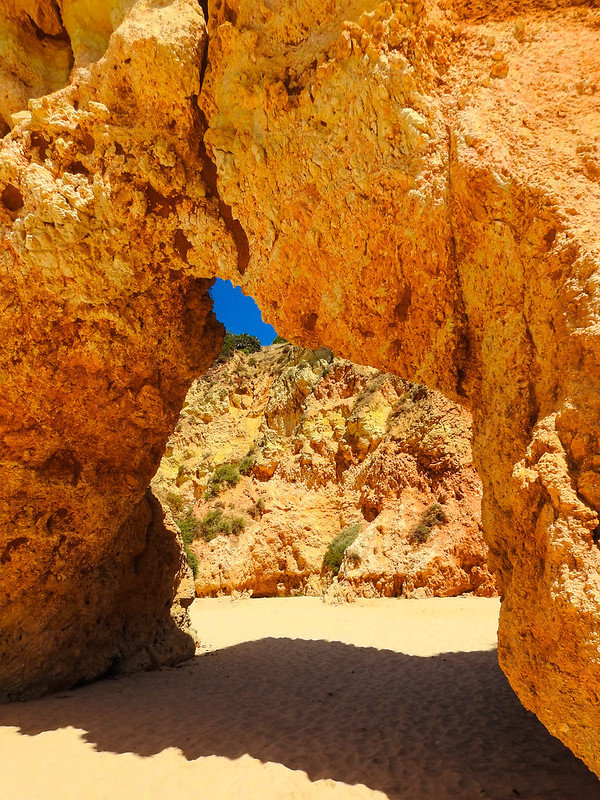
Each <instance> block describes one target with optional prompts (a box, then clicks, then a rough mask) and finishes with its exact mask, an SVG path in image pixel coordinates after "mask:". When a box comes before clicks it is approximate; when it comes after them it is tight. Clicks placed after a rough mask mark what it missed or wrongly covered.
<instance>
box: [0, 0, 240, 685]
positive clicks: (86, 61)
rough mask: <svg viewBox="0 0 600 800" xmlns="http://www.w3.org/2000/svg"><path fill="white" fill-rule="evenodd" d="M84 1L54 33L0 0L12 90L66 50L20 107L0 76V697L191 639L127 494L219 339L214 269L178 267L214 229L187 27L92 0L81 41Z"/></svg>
mask: <svg viewBox="0 0 600 800" xmlns="http://www.w3.org/2000/svg"><path fill="white" fill-rule="evenodd" d="M83 5H84V4H80V3H75V2H73V3H68V2H64V3H61V8H62V17H61V19H62V22H61V23H60V25H59V22H58V21H57V20H58V17H60V15H58V16H57V5H56V4H55V3H50V2H48V3H47V4H43V3H42V4H39V7H38V8H37V10H36V11H34V10H32V9H35V7H36V6H38V4H36V3H31V2H23V3H20V2H17V3H9V4H8V5H6V4H5V5H3V7H2V10H1V11H0V15H1V16H2V21H1V23H0V31H2V33H1V34H0V36H2V37H9V38H10V37H12V39H11V41H13V45H14V48H13V50H12V51H11V52H12V57H14V58H15V59H18V58H19V53H21V54H22V55H23V54H30V53H36V54H38V55H39V59H38V58H37V56H36V58H34V59H32V60H31V61H29V62H27V63H28V66H27V69H29V70H32V69H38V70H39V73H40V76H41V77H40V81H42V78H43V81H46V82H45V83H44V82H43V81H42V82H41V83H35V84H32V83H31V81H29V79H28V78H27V76H26V75H23V76H22V77H23V81H24V85H26V84H27V85H29V87H30V89H29V90H31V87H32V86H33V89H37V90H38V91H40V92H42V91H44V90H49V89H57V88H58V86H57V82H58V77H57V75H58V72H51V73H50V72H48V69H49V68H48V69H47V65H48V63H50V64H53V65H54V67H56V68H58V66H60V65H62V64H63V60H58V61H57V60H56V59H57V58H58V57H57V56H56V57H55V51H56V50H57V48H58V49H60V48H63V49H64V47H68V48H71V47H72V48H74V50H75V51H76V52H75V56H74V58H75V62H74V63H75V66H74V68H73V71H72V72H71V74H70V82H69V83H68V85H66V87H65V88H63V89H60V90H58V91H56V92H55V93H54V94H51V95H48V96H44V97H41V98H39V99H32V100H31V102H30V103H29V106H28V110H26V109H24V108H23V106H22V105H21V106H20V105H19V103H20V102H21V100H20V99H19V98H23V97H24V95H23V93H21V94H19V93H18V92H16V90H15V91H14V92H12V90H11V91H10V92H9V91H8V90H7V88H6V87H7V86H8V88H10V87H11V86H12V85H13V84H10V85H8V84H7V83H6V82H5V81H4V78H2V79H1V80H2V88H3V90H4V95H3V102H4V105H3V106H2V108H1V109H0V114H1V115H2V117H3V119H4V120H5V122H6V123H7V124H8V125H10V126H12V127H13V131H12V133H10V134H8V135H7V136H6V137H5V138H4V139H3V140H2V142H1V143H0V200H1V202H0V230H1V233H2V235H1V236H0V272H1V275H2V301H1V302H2V307H1V309H2V313H1V315H0V331H1V335H0V374H1V379H2V393H1V397H0V484H1V486H2V501H1V504H0V528H1V531H2V532H1V534H0V537H1V541H0V563H1V567H0V570H1V583H0V620H1V624H0V698H7V697H8V698H10V697H21V696H24V695H29V694H39V693H40V692H42V691H48V690H51V689H53V688H57V687H60V686H65V685H72V684H73V683H76V682H78V681H81V680H89V679H91V678H94V677H97V676H98V675H100V674H102V673H104V672H107V671H111V670H113V671H116V670H119V669H121V670H123V669H130V668H134V667H136V666H152V665H157V664H160V663H171V662H173V661H177V660H180V659H181V658H183V657H189V656H190V655H191V654H193V652H194V640H193V638H192V636H190V634H189V631H188V632H184V631H185V630H186V625H185V611H184V608H183V607H182V605H181V604H180V603H179V601H176V600H175V597H176V594H177V591H178V589H177V586H178V583H179V576H180V572H181V570H182V569H183V564H184V561H183V560H182V556H183V552H182V548H181V544H180V541H178V537H177V534H176V532H175V529H174V528H173V527H172V526H171V527H165V526H164V524H163V522H162V517H163V515H162V511H161V508H160V505H159V504H158V503H157V502H156V501H155V500H154V499H153V498H152V497H151V496H149V495H147V494H146V491H147V488H148V485H149V483H150V479H151V477H152V475H153V474H154V472H155V470H156V467H157V466H158V463H159V461H160V458H161V456H162V453H163V451H164V446H165V443H166V441H167V438H168V436H169V434H170V433H171V431H172V429H173V426H174V425H175V422H176V420H177V415H178V413H179V410H180V407H181V404H182V402H183V399H184V397H185V393H186V391H187V388H188V386H189V384H190V382H191V380H192V378H193V377H195V375H197V374H198V372H200V371H201V370H203V369H206V368H207V367H208V366H209V365H210V364H211V363H212V361H213V359H214V357H215V355H216V353H217V352H218V348H219V344H220V338H221V336H222V333H221V331H222V327H221V326H220V325H219V324H218V323H217V322H216V321H215V319H214V316H213V314H212V311H211V307H212V306H211V301H210V298H209V297H208V295H207V289H208V286H209V281H207V280H202V279H201V277H202V276H206V275H207V274H210V273H211V272H214V270H210V269H206V270H205V271H204V272H203V271H202V270H196V271H195V272H193V271H191V270H190V269H189V264H188V261H187V260H186V252H187V244H186V242H187V239H186V235H185V231H186V230H187V229H188V227H190V226H191V227H193V230H194V236H195V237H198V238H197V239H195V241H197V242H198V243H200V241H202V244H201V245H199V246H200V247H201V249H202V250H204V251H205V259H204V263H205V264H206V265H208V263H209V262H210V261H211V259H212V258H213V257H214V259H215V265H216V260H218V256H217V255H215V253H217V252H218V250H219V242H220V241H221V240H222V239H223V238H224V236H223V235H222V234H221V233H220V231H221V230H222V229H223V228H224V225H223V223H221V222H220V221H219V217H218V210H217V203H216V201H214V200H212V201H211V200H210V199H207V197H206V194H207V192H206V190H205V189H203V183H202V180H201V178H200V170H201V169H202V165H201V163H199V162H198V159H197V151H198V147H199V142H200V139H201V133H200V131H199V130H198V129H197V127H196V118H195V111H194V109H193V107H192V106H191V104H190V101H189V98H190V95H191V94H193V93H197V92H199V90H200V70H201V59H202V52H203V45H204V43H205V33H204V21H203V17H202V13H201V11H200V9H199V7H198V6H197V4H196V3H195V2H191V1H190V2H177V3H175V4H173V7H171V8H169V7H167V6H165V5H164V4H163V5H156V4H153V3H146V2H143V3H138V4H134V3H133V2H129V3H123V4H120V5H119V4H116V3H113V4H112V5H111V4H110V3H107V4H105V7H104V10H103V11H102V12H100V10H98V12H97V13H98V15H99V16H103V15H104V14H106V19H102V20H101V22H102V25H101V26H100V29H99V30H98V31H97V34H98V35H97V37H96V38H94V35H93V33H92V32H90V33H89V35H88V31H87V29H86V27H85V25H88V24H89V25H93V24H95V22H98V20H94V18H93V15H92V16H89V14H88V13H87V12H86V11H85V9H84V7H83ZM96 5H97V4H91V6H96ZM101 5H103V4H101ZM46 12H47V13H46ZM174 12H175V13H174ZM109 23H110V24H109ZM63 24H64V27H61V26H62V25H63ZM56 25H59V27H60V30H59V31H58V32H57V31H56V30H55V27H56ZM82 25H84V27H83V29H82V27H81V26H82ZM113 28H116V30H115V31H114V32H113ZM44 31H45V33H44ZM111 34H112V35H111ZM16 41H18V42H19V43H20V44H19V47H20V48H21V50H19V49H18V48H17V45H16V44H14V43H15V42H16ZM32 41H34V42H37V45H36V47H37V50H36V49H34V50H32V49H31V47H30V44H31V42H32ZM92 41H93V42H94V45H95V48H96V49H94V50H93V52H92V50H90V49H89V48H88V49H87V50H86V47H87V44H90V43H91V42H92ZM69 42H70V44H69ZM86 43H87V44H86ZM77 48H79V49H77ZM5 49H6V48H3V49H2V51H1V52H2V53H4V52H5ZM8 49H9V48H8ZM61 52H62V50H61ZM53 54H54V55H53ZM86 54H87V55H86ZM100 56H102V57H101V58H100ZM61 59H62V56H61ZM98 59H99V60H98ZM71 60H72V59H71ZM67 61H68V59H67ZM23 63H25V62H23ZM3 68H4V69H11V68H10V65H9V64H6V62H4V67H3ZM23 69H25V66H24V67H23ZM69 69H70V66H69ZM11 74H12V73H11ZM61 74H62V75H63V81H64V83H67V78H68V77H69V70H68V69H67V71H66V72H64V73H61ZM17 76H18V73H14V78H15V81H16V80H17ZM29 90H28V91H29ZM23 91H25V90H23ZM25 100H26V98H25ZM23 102H25V101H23ZM157 120H160V123H159V125H158V127H157V124H156V121H157ZM161 126H162V127H161ZM186 184H189V185H188V188H186ZM192 185H194V186H195V187H196V188H195V189H194V190H192ZM184 195H185V200H184ZM179 204H182V207H181V208H179ZM176 206H177V207H178V208H179V211H178V214H175V213H174V212H173V209H174V208H175V207H176ZM191 235H192V234H190V236H191ZM209 253H210V254H211V255H209ZM189 602H191V598H189V597H188V598H187V599H185V600H184V601H183V603H184V606H185V604H186V603H188V604H189ZM172 605H173V609H174V612H175V616H176V618H177V619H176V620H175V621H174V620H173V619H172V618H171V616H170V614H169V607H170V606H172ZM182 622H183V630H182V629H181V628H180V627H178V624H176V623H182Z"/></svg>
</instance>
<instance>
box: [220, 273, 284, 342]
mask: <svg viewBox="0 0 600 800" xmlns="http://www.w3.org/2000/svg"><path fill="white" fill-rule="evenodd" d="M210 296H211V297H212V300H213V306H214V308H213V310H214V313H215V316H216V318H217V319H218V320H219V322H222V323H223V325H224V326H225V328H226V330H227V331H228V332H229V333H233V334H236V335H240V334H243V333H247V334H249V335H250V336H255V337H256V338H257V339H258V340H259V341H260V343H261V345H269V344H272V342H273V340H274V339H275V337H276V336H277V331H276V330H275V328H274V327H273V326H272V325H269V324H268V323H266V322H263V319H262V315H261V312H260V309H259V307H258V306H257V305H256V303H255V301H254V300H253V299H252V298H251V297H248V296H246V295H245V294H244V293H243V292H242V290H241V289H240V288H239V286H233V284H232V283H231V281H224V280H221V279H220V278H217V279H216V280H215V283H214V285H213V287H212V289H211V290H210Z"/></svg>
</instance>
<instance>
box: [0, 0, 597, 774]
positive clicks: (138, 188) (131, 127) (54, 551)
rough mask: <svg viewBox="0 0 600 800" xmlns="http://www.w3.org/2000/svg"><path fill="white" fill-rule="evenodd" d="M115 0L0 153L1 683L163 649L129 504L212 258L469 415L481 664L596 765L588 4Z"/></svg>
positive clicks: (188, 347)
mask: <svg viewBox="0 0 600 800" xmlns="http://www.w3.org/2000/svg"><path fill="white" fill-rule="evenodd" d="M23 5H25V2H24V0H23ZM68 6H69V0H62V2H61V3H60V8H61V9H62V12H63V17H64V16H65V13H66V12H67V11H68ZM113 6H114V8H113ZM111 9H112V10H111V14H113V17H114V19H115V20H117V22H118V21H119V20H122V21H121V22H120V24H119V25H118V27H117V26H115V29H114V31H113V32H112V34H111V35H110V38H109V39H108V40H107V44H106V50H105V52H104V54H103V55H102V57H101V58H99V59H98V53H96V52H95V53H93V54H92V55H89V56H87V59H88V60H87V61H86V55H85V53H84V54H83V55H81V58H80V61H79V62H78V64H77V69H75V70H74V71H73V73H72V75H71V79H70V82H69V83H68V85H67V86H66V87H65V88H64V89H61V90H59V91H57V92H55V93H54V94H52V95H48V96H44V97H42V98H40V99H38V100H31V101H30V103H29V111H28V112H27V113H24V114H20V115H18V117H17V118H16V119H14V120H13V122H14V123H15V127H14V129H13V131H12V132H11V133H10V134H9V135H7V136H6V137H5V138H4V140H3V141H2V143H1V146H0V192H1V197H2V203H0V225H1V226H2V232H3V237H2V240H1V243H0V269H1V270H2V276H3V279H2V282H3V291H2V317H1V321H0V324H1V326H2V337H1V339H0V342H1V344H0V360H1V363H2V379H3V392H2V399H1V400H0V442H1V443H2V445H1V447H2V458H1V473H2V475H1V477H2V482H3V486H4V487H5V489H4V496H3V499H2V507H1V508H0V514H1V516H2V521H3V544H2V547H1V548H0V549H1V550H2V553H3V555H2V592H3V599H2V604H1V605H2V609H3V614H2V616H3V619H2V633H1V638H0V652H1V653H2V659H1V663H2V667H1V669H2V674H1V675H0V692H1V693H2V695H3V696H4V697H10V696H17V695H23V694H27V693H31V692H39V691H44V690H48V689H50V688H53V687H56V686H59V685H65V684H67V683H73V682H75V681H77V680H81V679H86V678H91V677H93V676H94V675H97V674H100V673H101V672H103V671H106V670H107V669H111V668H118V667H124V668H128V667H133V666H135V665H136V664H140V663H151V662H152V661H153V660H154V661H155V662H161V661H162V662H164V661H168V660H169V659H175V658H177V657H181V656H182V655H183V654H184V653H185V651H186V648H187V649H188V652H189V647H190V644H189V639H186V640H185V642H184V643H183V644H182V641H183V640H181V639H180V640H179V641H180V643H179V645H175V644H173V641H174V640H173V636H172V635H171V634H173V632H174V631H175V630H176V628H175V627H174V623H172V621H171V617H170V616H169V606H170V605H171V604H172V602H173V599H174V597H175V593H176V589H175V585H176V583H177V581H176V577H175V576H176V574H177V572H178V570H179V569H180V563H181V557H180V551H179V550H178V549H177V546H176V544H175V539H174V538H173V534H172V535H171V537H172V538H171V540H169V537H168V536H166V535H165V534H164V528H163V533H162V534H160V532H159V531H160V529H161V527H162V521H161V519H160V517H161V515H160V513H159V512H158V509H157V508H156V505H155V504H154V502H153V500H152V499H151V498H150V497H147V496H145V489H146V486H147V484H148V482H149V478H150V476H151V474H152V472H153V470H154V469H155V467H156V464H157V463H158V459H159V458H160V454H161V452H162V447H163V446H164V442H165V440H166V437H167V435H168V432H169V430H170V428H171V427H172V425H173V424H174V420H175V415H176V414H177V411H178V407H179V404H180V403H181V402H182V399H183V395H184V392H185V388H186V386H187V384H188V383H189V381H190V380H191V378H192V376H193V374H194V373H195V372H197V371H199V370H201V369H202V368H203V367H206V365H207V364H208V363H210V360H211V359H212V356H213V355H214V353H215V351H216V349H217V347H218V340H219V326H218V325H217V324H216V323H215V321H214V319H213V318H212V316H211V312H210V307H209V303H208V301H207V298H206V289H207V286H208V283H207V281H208V279H209V278H211V277H212V276H214V275H219V276H221V277H229V278H232V279H233V280H234V281H235V282H236V283H239V284H241V285H242V286H243V287H244V288H245V290H247V291H248V292H250V293H252V294H253V295H254V296H255V297H256V298H257V299H259V300H260V301H261V303H262V306H263V308H264V309H265V311H266V313H267V315H268V316H269V320H270V321H271V322H272V323H274V324H275V325H276V327H277V329H278V330H280V331H281V333H282V334H283V335H287V336H290V337H291V338H293V339H294V340H296V341H302V342H304V343H305V344H307V345H312V344H315V343H319V342H320V340H323V341H326V342H327V344H329V345H330V346H332V347H333V348H334V349H336V350H337V351H338V352H339V353H340V354H341V355H345V356H348V357H351V358H355V359H359V360H361V361H368V362H369V363H371V364H372V365H373V366H377V367H382V368H385V369H391V370H394V371H396V372H398V373H399V374H401V375H402V376H403V377H407V378H413V379H417V380H419V381H420V382H423V383H427V384H428V385H430V386H432V387H434V388H440V389H441V390H442V391H444V392H445V393H446V394H447V395H448V396H450V397H452V398H454V399H458V400H459V401H460V402H462V403H463V404H465V405H468V406H470V408H471V409H472V412H473V415H474V437H475V438H474V453H475V458H476V460H477V464H478V469H479V471H480V474H481V477H482V479H483V482H484V487H485V501H484V526H485V530H486V535H487V538H488V542H489V544H490V547H491V552H492V563H493V567H494V569H495V571H496V573H497V575H498V578H499V581H500V585H501V588H502V591H503V593H504V602H503V606H502V614H501V621H500V630H499V654H500V661H501V664H502V667H503V669H504V670H505V672H506V674H507V675H508V677H509V679H510V681H511V683H512V685H513V686H514V688H515V690H516V691H517V694H518V695H519V697H520V698H521V700H522V702H523V703H524V704H525V705H526V706H527V707H528V708H530V709H531V710H533V711H534V712H535V713H536V714H537V715H538V716H539V717H540V719H541V720H542V722H544V724H545V725H546V726H547V727H548V728H549V730H550V731H551V732H552V733H554V734H555V735H557V736H558V737H559V738H561V739H562V740H563V741H564V742H565V743H566V744H567V745H568V746H569V747H571V748H572V749H573V750H574V752H575V753H576V754H577V755H579V756H580V757H581V758H583V759H584V760H585V761H586V763H587V764H588V765H589V766H590V767H591V768H592V769H594V770H595V771H596V772H598V771H599V770H600V762H599V761H598V755H597V753H598V733H597V732H598V730H599V729H600V724H599V723H600V719H599V718H598V714H599V712H598V709H597V693H598V687H599V686H600V668H599V666H598V648H599V646H600V627H599V626H598V623H597V615H598V606H599V604H600V583H599V578H598V573H599V568H600V553H599V551H598V538H599V535H598V530H599V519H598V511H599V510H600V488H599V487H600V478H599V477H598V474H599V470H600V452H599V449H598V441H597V431H598V428H599V425H598V423H599V421H600V420H599V417H600V401H599V399H598V398H599V392H598V382H599V380H600V377H599V372H598V350H599V345H598V342H599V338H598V330H599V329H598V324H599V323H598V319H599V309H598V289H597V285H598V268H599V265H600V246H599V245H600V243H599V241H598V222H599V221H600V219H599V217H600V211H599V209H600V184H599V180H598V176H599V175H600V160H599V159H600V150H599V149H598V148H599V147H600V145H599V144H598V140H597V134H596V132H595V131H596V130H597V122H598V120H599V119H600V101H599V100H598V99H597V95H596V91H597V86H598V85H600V54H599V53H598V49H597V47H595V44H596V43H597V30H598V25H599V24H600V19H599V12H598V9H597V7H596V6H595V4H594V3H577V2H572V3H569V2H561V3H542V2H540V3H535V2H531V3H528V4H527V6H526V7H525V8H522V9H521V11H520V12H519V13H520V14H521V16H519V17H517V16H516V14H515V12H514V10H513V7H512V5H511V4H510V3H509V2H498V3H496V4H492V6H491V7H489V4H486V5H485V10H483V11H481V13H480V11H478V9H477V8H476V7H475V6H474V5H473V4H472V3H468V2H464V3H463V2H456V3H454V4H450V3H447V2H445V1H444V0H440V2H439V3H438V4H437V5H436V4H435V3H433V2H430V0H427V2H423V0H417V2H412V3H405V4H401V3H396V2H393V3H392V2H383V3H377V2H375V1H374V0H337V2H336V1H334V0H331V2H329V3H323V2H322V0H320V1H319V2H316V0H305V1H304V2H301V1H300V0H298V2H297V3H294V4H290V3H283V2H278V1H277V2H271V3H269V8H267V6H264V5H263V4H258V5H257V4H256V3H254V2H250V0H220V1H219V2H214V3H212V4H211V3H209V10H210V19H209V24H208V34H207V30H206V26H205V23H204V17H203V14H202V11H201V9H200V6H199V5H198V4H197V3H196V2H195V0H161V1H160V2H151V1H150V0H140V2H137V3H131V2H130V3H119V2H118V0H114V2H113V4H112V5H111ZM113 12H114V13H113ZM67 16H68V14H67ZM90 24H92V23H90ZM94 59H97V60H94ZM577 59H579V61H578V60H577ZM582 64H584V65H585V71H581V65H582ZM246 246H247V251H246ZM240 253H242V254H243V257H240ZM161 548H162V549H163V551H165V552H163V555H162V559H161V560H160V561H159V563H160V568H159V569H158V573H159V574H158V573H157V572H156V571H155V567H152V566H151V564H154V565H156V563H157V560H156V559H155V558H154V556H153V553H155V552H156V551H157V550H159V549H161ZM166 551H168V552H166ZM115 587H118V591H115ZM176 605H177V604H176ZM134 606H135V607H134ZM179 608H181V606H179ZM142 611H143V613H141V612H142ZM140 613H141V616H140ZM181 613H183V612H182V611H181ZM98 616H100V617H101V618H106V619H109V620H110V621H111V622H110V625H108V627H107V628H106V629H105V630H101V629H100V628H98V626H97V625H96V624H95V622H94V621H95V620H96V619H97V618H98ZM134 620H141V621H139V622H138V623H134ZM84 652H85V656H84V655H83V653H84ZM56 653H60V654H61V659H59V660H57V659H56V658H55V654H56ZM51 664H55V665H58V666H57V667H56V669H55V671H54V672H52V671H50V672H49V671H48V670H49V668H50V665H51ZM24 665H26V666H24Z"/></svg>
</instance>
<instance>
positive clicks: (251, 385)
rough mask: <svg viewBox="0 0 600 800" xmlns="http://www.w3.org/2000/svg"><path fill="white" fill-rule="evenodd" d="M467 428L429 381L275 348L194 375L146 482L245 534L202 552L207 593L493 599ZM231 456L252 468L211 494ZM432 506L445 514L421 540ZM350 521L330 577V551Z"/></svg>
mask: <svg viewBox="0 0 600 800" xmlns="http://www.w3.org/2000/svg"><path fill="white" fill-rule="evenodd" d="M470 437H471V428H470V419H469V415H468V414H467V412H465V411H464V410H461V409H460V408H459V407H457V406H454V405H452V404H451V403H450V402H448V401H447V400H445V399H444V398H442V397H441V396H440V395H438V394H437V393H435V392H430V391H428V390H427V389H426V388H425V387H424V386H416V385H414V384H409V383H406V382H405V381H403V380H402V379H400V378H397V377H395V376H393V375H390V374H384V373H380V372H377V370H374V369H372V368H370V367H361V366H358V365H356V364H352V363H351V362H350V361H344V360H342V359H339V358H334V356H333V354H332V353H331V351H329V350H327V349H325V348H322V349H320V350H317V351H313V350H302V349H301V348H298V347H294V346H293V345H286V344H280V345H274V346H272V347H268V348H265V349H263V350H262V351H261V352H259V353H255V354H252V355H245V354H244V353H242V352H239V353H236V355H235V356H234V357H233V358H231V359H230V360H229V361H228V362H226V363H225V364H222V365H217V366H215V367H213V368H211V369H210V370H209V371H208V373H207V374H206V375H205V376H204V377H203V378H199V379H198V380H197V381H195V382H194V384H193V385H192V388H191V389H190V391H189V392H188V395H187V397H186V402H185V405H184V409H183V411H182V412H181V415H180V419H179V423H178V425H177V428H176V429H175V433H174V434H173V436H172V437H171V439H170V440H169V443H168V444H167V451H166V455H165V457H164V458H163V460H162V462H161V465H160V467H159V469H158V472H157V474H156V476H155V478H154V480H153V484H152V485H153V489H154V491H155V492H156V494H157V496H158V497H159V499H160V500H161V501H162V502H163V503H164V504H167V505H168V504H170V505H171V506H172V507H173V509H174V514H179V516H180V517H182V516H185V513H184V510H183V508H182V505H184V506H185V507H186V508H192V507H193V508H194V509H195V512H196V515H197V517H198V518H200V519H202V518H204V517H205V516H206V515H207V514H209V513H210V512H211V511H212V510H213V509H215V508H222V509H223V512H222V513H223V514H224V515H225V517H227V516H229V517H234V516H236V515H241V517H242V519H243V522H244V526H245V527H244V529H243V531H242V532H241V533H239V534H232V535H219V536H217V537H215V538H214V539H212V540H211V541H209V542H206V541H205V540H204V539H203V537H202V536H201V535H200V537H199V538H198V539H197V541H196V542H195V544H194V545H193V549H194V550H195V552H196V554H197V557H198V574H197V577H196V591H197V594H198V595H199V596H206V595H209V596H210V595H215V594H217V593H220V592H223V593H230V592H232V591H251V592H252V593H253V594H254V595H255V596H272V595H288V594H296V593H298V594H299V593H308V594H322V593H324V592H325V591H327V590H328V591H327V595H328V597H330V598H336V597H341V598H344V599H352V598H354V597H357V596H364V597H375V596H380V595H382V596H401V595H403V596H406V597H424V596H426V597H430V596H452V595H456V594H461V593H463V592H475V593H476V594H480V595H486V596H489V595H490V594H493V593H494V582H493V579H492V577H491V575H490V574H489V572H488V571H487V568H486V558H487V547H486V545H485V543H484V541H483V538H482V534H481V531H480V507H481V484H480V481H479V479H478V477H477V474H476V472H475V468H474V467H473V464H472V460H471V448H470ZM222 464H234V465H238V466H241V469H242V473H244V472H246V475H243V477H242V478H241V480H240V482H239V483H238V484H237V485H236V486H235V487H230V486H228V485H227V484H224V485H223V488H222V490H221V491H219V493H218V494H216V495H215V496H214V497H209V498H207V499H206V500H205V499H204V497H205V494H206V490H207V489H208V488H209V487H210V485H211V479H212V478H213V475H214V472H215V469H216V468H217V467H219V465H222ZM436 504H439V505H440V507H441V508H442V509H443V515H444V516H445V518H446V522H445V523H443V524H439V525H435V526H433V527H432V528H431V531H430V532H427V531H425V530H424V531H422V537H423V541H421V542H418V541H417V540H416V538H415V529H416V528H417V526H418V525H419V522H420V520H421V519H422V517H423V515H424V514H425V513H426V512H427V510H428V509H429V508H430V507H431V506H434V505H436ZM356 524H358V525H360V532H359V535H358V537H357V538H356V540H355V541H354V542H353V544H352V545H351V546H350V547H349V548H348V549H347V551H346V557H345V559H344V561H343V562H342V564H341V569H340V571H339V575H338V577H337V579H336V580H334V581H333V585H331V586H330V584H331V581H332V577H333V576H332V573H331V571H328V570H324V569H323V559H324V556H325V554H326V551H327V548H328V546H329V545H330V544H331V542H332V540H333V539H334V538H335V537H336V536H337V535H338V534H339V533H340V531H342V530H343V529H345V528H347V527H349V526H352V525H356ZM417 536H418V535H417Z"/></svg>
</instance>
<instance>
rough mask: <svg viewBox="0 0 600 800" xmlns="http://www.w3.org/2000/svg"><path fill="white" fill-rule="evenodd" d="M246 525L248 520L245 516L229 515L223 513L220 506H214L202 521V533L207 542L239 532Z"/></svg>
mask: <svg viewBox="0 0 600 800" xmlns="http://www.w3.org/2000/svg"><path fill="white" fill-rule="evenodd" d="M245 527H246V520H245V519H244V517H240V516H235V517H229V516H227V515H225V514H224V513H223V511H222V510H221V509H220V508H213V509H212V511H209V512H208V513H207V514H205V515H204V517H203V518H202V520H201V522H200V534H201V535H202V538H203V539H204V541H206V542H212V540H213V539H214V538H215V537H217V536H219V535H221V536H230V535H231V534H235V535H237V534H239V533H241V532H242V531H243V530H244V528H245Z"/></svg>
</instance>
